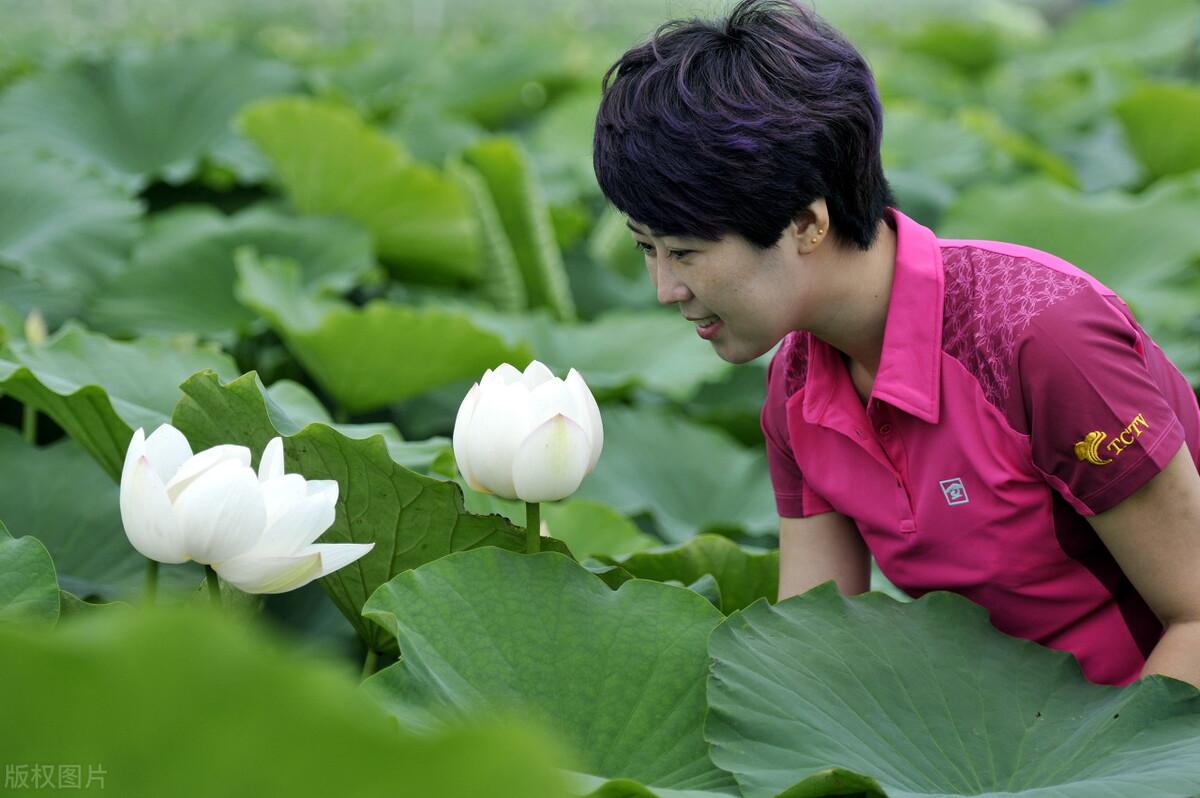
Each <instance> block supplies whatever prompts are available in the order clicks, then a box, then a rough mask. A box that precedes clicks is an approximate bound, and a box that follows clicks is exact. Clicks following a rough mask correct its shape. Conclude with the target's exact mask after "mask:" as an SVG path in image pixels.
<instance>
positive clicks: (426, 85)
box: [405, 9, 592, 129]
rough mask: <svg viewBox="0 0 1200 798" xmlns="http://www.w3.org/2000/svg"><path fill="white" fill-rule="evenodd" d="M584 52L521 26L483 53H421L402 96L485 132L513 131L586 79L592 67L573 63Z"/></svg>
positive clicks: (575, 42)
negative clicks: (556, 96)
mask: <svg viewBox="0 0 1200 798" xmlns="http://www.w3.org/2000/svg"><path fill="white" fill-rule="evenodd" d="M547 10H548V9H539V10H538V13H539V14H543V13H545V12H546V11H547ZM474 13H475V12H473V15H474ZM504 16H507V17H509V18H510V19H511V18H514V17H515V16H519V15H511V14H505V15H504ZM584 46H585V45H584V43H583V41H581V40H579V39H577V38H576V37H561V36H554V35H546V34H544V33H541V32H537V31H531V30H529V29H528V26H527V25H525V24H521V25H518V26H517V27H516V28H515V29H510V30H509V32H508V33H507V34H506V35H501V36H494V37H492V40H491V41H490V42H488V46H486V47H479V46H475V47H457V46H456V47H449V48H445V47H443V48H440V49H437V50H436V51H433V52H430V51H428V50H426V51H425V58H423V59H422V61H421V63H420V65H419V68H416V69H414V72H415V74H413V75H411V76H410V77H409V78H408V80H407V81H406V83H407V84H408V85H407V86H406V91H405V95H406V98H412V99H414V100H417V101H425V102H430V103H435V104H436V105H437V106H438V107H440V108H443V109H445V110H446V111H449V112H450V113H453V114H458V115H462V116H466V117H469V118H471V119H474V120H475V121H476V122H478V123H479V124H481V125H483V126H484V127H487V128H490V129H496V128H500V127H503V126H506V125H513V124H516V123H517V122H519V121H520V120H521V118H522V117H526V116H531V115H533V113H534V112H537V111H540V110H542V108H543V107H544V106H545V105H546V104H547V102H548V101H549V100H551V99H552V96H553V95H554V94H556V93H558V92H559V91H560V90H561V89H567V88H570V87H572V86H573V85H575V84H576V81H577V80H578V79H579V78H580V77H583V76H588V78H589V79H590V75H591V74H592V73H591V72H590V71H588V68H589V67H590V66H591V65H588V64H584V63H581V62H580V59H579V58H578V56H579V55H580V54H581V51H582V50H583V49H584ZM416 66H417V65H415V64H414V67H416Z"/></svg>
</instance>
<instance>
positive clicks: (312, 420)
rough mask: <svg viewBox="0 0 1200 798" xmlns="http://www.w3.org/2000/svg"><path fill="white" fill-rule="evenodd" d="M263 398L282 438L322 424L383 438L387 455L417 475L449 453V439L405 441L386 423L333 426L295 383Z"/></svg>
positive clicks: (279, 384)
mask: <svg viewBox="0 0 1200 798" xmlns="http://www.w3.org/2000/svg"><path fill="white" fill-rule="evenodd" d="M266 395H267V399H266V401H267V412H268V413H269V414H270V416H271V423H272V424H274V425H275V428H276V429H278V430H279V431H280V432H282V433H284V434H285V435H291V434H293V433H296V432H299V431H300V430H302V429H303V428H304V427H307V426H308V425H309V424H325V425H327V426H330V427H333V429H335V430H337V431H338V432H340V433H341V434H343V435H345V436H346V437H347V438H355V439H363V438H370V437H371V436H372V435H382V436H383V442H384V443H385V444H386V445H387V450H388V455H390V456H391V458H392V459H393V460H395V461H396V462H397V463H399V464H400V465H402V466H404V467H405V468H411V469H412V470H413V471H418V472H420V473H428V472H429V469H430V468H431V467H432V465H433V463H434V461H435V460H437V458H438V457H440V456H442V454H443V453H444V452H447V451H449V450H450V446H451V443H450V439H449V438H442V437H433V438H428V439H426V440H423V441H406V440H404V439H403V438H401V437H400V431H399V430H397V429H396V425H395V424H389V423H387V422H382V421H380V422H373V423H369V424H336V423H334V420H333V418H332V417H331V416H330V415H329V411H328V410H326V409H325V406H324V405H322V404H321V402H320V400H318V399H317V397H315V396H313V395H312V392H311V391H309V390H308V389H307V388H305V387H304V386H303V385H301V384H300V383H298V382H292V381H291V380H279V381H278V382H276V383H273V384H272V385H271V387H270V388H267V390H266Z"/></svg>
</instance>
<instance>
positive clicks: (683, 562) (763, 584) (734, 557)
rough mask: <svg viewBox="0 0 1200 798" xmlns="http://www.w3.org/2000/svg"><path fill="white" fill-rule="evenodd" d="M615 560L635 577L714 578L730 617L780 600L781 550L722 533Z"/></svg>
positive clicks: (686, 581) (688, 582)
mask: <svg viewBox="0 0 1200 798" xmlns="http://www.w3.org/2000/svg"><path fill="white" fill-rule="evenodd" d="M566 542H567V545H570V541H569V540H567V541H566ZM572 551H574V549H572ZM576 553H577V554H578V552H576ZM613 559H614V560H615V561H616V562H617V563H619V564H620V565H621V567H622V568H624V569H625V570H626V571H628V572H629V573H631V574H633V575H634V576H635V577H637V578H639V579H653V580H655V581H656V582H666V581H667V580H671V579H674V580H678V581H679V582H681V583H682V584H684V585H691V584H692V583H694V582H696V581H697V580H698V579H701V578H702V577H704V576H706V575H708V576H711V577H712V578H713V579H715V580H716V583H717V585H718V586H719V587H720V596H721V603H720V604H719V605H718V607H719V609H720V610H721V611H722V612H724V613H725V614H726V615H728V614H729V613H731V612H733V611H735V610H740V609H743V608H745V607H747V606H749V605H750V604H752V603H754V602H755V601H756V600H758V599H760V598H765V599H766V600H767V601H771V602H774V601H775V599H776V597H777V596H778V595H779V551H778V550H771V551H763V550H754V549H750V548H748V547H745V546H739V545H738V544H736V543H734V542H733V541H732V540H730V539H729V538H724V537H721V536H720V535H699V536H697V537H694V538H692V539H691V540H689V541H687V542H686V543H680V544H677V545H674V546H664V547H659V548H656V549H651V550H649V551H639V552H636V553H634V554H630V555H627V556H623V557H615V558H613Z"/></svg>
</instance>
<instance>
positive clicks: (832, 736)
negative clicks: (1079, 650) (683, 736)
mask: <svg viewBox="0 0 1200 798" xmlns="http://www.w3.org/2000/svg"><path fill="white" fill-rule="evenodd" d="M986 621H987V618H986V612H985V611H984V610H983V609H982V608H980V607H978V606H976V605H974V604H972V603H971V602H969V601H967V600H966V599H964V598H960V597H958V596H955V595H954V594H951V593H941V592H934V593H930V594H927V595H926V596H925V597H923V598H921V599H920V600H918V601H915V602H912V603H908V604H900V603H897V602H895V601H893V600H891V599H889V598H886V597H884V596H881V595H879V594H875V593H870V594H866V595H865V596H862V597H856V598H846V597H843V596H842V595H840V594H839V593H838V592H837V589H836V588H835V587H834V585H833V583H831V582H829V583H826V584H824V585H822V586H820V587H818V588H815V589H813V590H812V591H809V592H808V593H806V594H804V595H802V596H797V597H793V598H791V599H788V600H787V601H783V602H780V603H779V604H777V605H775V606H771V605H769V604H767V603H766V602H758V603H756V604H754V605H752V606H750V607H748V608H747V609H746V610H744V611H743V612H741V613H738V614H736V615H733V616H730V617H729V618H728V619H727V620H726V621H725V623H723V624H722V625H721V626H720V627H718V628H717V630H716V631H714V632H713V635H712V637H711V638H710V639H709V654H710V656H711V657H712V658H713V665H712V670H711V671H710V674H709V689H708V701H709V714H708V718H707V720H706V723H705V737H706V739H707V740H708V741H709V742H710V743H711V744H712V749H711V750H712V757H713V761H714V762H716V763H717V764H718V765H720V766H721V767H723V768H725V769H727V770H729V771H731V772H732V773H734V774H735V775H736V776H737V779H738V784H739V785H740V787H741V794H742V795H745V796H753V797H754V798H766V797H767V796H776V795H780V794H786V795H796V794H799V795H827V794H830V793H828V792H824V791H817V790H813V789H809V791H805V789H800V791H799V792H790V791H789V792H786V793H781V791H782V790H785V789H787V788H789V787H791V788H792V789H797V788H796V787H792V785H794V784H796V782H797V781H799V782H800V784H799V787H800V788H810V785H809V783H808V781H809V780H810V779H811V780H812V781H815V782H817V784H819V785H820V786H821V788H822V790H823V789H824V788H825V786H826V783H827V782H828V780H829V779H830V777H831V776H830V775H821V771H825V770H827V769H828V768H830V767H831V766H836V767H838V768H844V769H847V770H849V771H851V772H853V773H857V774H861V776H865V777H867V778H866V779H861V783H862V784H863V785H864V787H861V788H860V789H866V791H867V793H868V794H870V795H873V796H879V798H883V796H892V797H893V798H900V796H916V795H942V796H959V795H962V796H966V795H986V794H999V793H1003V794H1005V795H1030V796H1033V795H1037V796H1055V797H1056V798H1074V797H1075V796H1080V797H1082V796H1092V795H1099V794H1104V795H1112V796H1129V798H1135V797H1136V796H1143V795H1148V794H1153V795H1161V796H1176V797H1177V798H1185V797H1186V796H1191V795H1194V794H1195V792H1196V790H1197V789H1200V775H1197V774H1200V712H1198V711H1197V710H1198V709H1200V691H1197V690H1196V688H1194V687H1192V686H1191V685H1188V684H1185V683H1183V682H1178V681H1176V680H1174V679H1170V678H1167V677H1163V676H1152V677H1149V678H1147V679H1144V680H1142V681H1140V682H1137V683H1136V684H1134V685H1131V686H1129V687H1126V688H1118V687H1111V686H1106V685H1096V684H1092V683H1090V682H1087V681H1086V680H1084V679H1083V678H1082V676H1081V674H1080V670H1079V666H1078V664H1077V663H1076V662H1075V660H1074V658H1073V657H1071V656H1070V655H1069V654H1065V653H1062V652H1056V651H1050V650H1049V649H1045V648H1042V647H1041V646H1037V645H1035V644H1033V643H1029V642H1027V641H1023V640H1015V639H1013V638H1010V637H1007V636H1005V635H1002V634H1000V633H999V632H997V631H996V630H994V629H992V628H991V627H990V626H989V625H988V624H987V622H986ZM917 641H919V643H917ZM813 774H817V775H815V776H814V775H813ZM868 784H869V785H871V786H870V787H869V788H868V787H866V786H865V785H868Z"/></svg>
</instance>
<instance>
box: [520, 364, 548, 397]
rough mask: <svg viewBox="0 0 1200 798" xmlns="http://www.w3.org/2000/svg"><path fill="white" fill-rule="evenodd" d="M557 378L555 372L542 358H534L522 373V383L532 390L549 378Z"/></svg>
mask: <svg viewBox="0 0 1200 798" xmlns="http://www.w3.org/2000/svg"><path fill="white" fill-rule="evenodd" d="M553 379H557V378H556V377H555V376H554V372H553V371H551V370H550V369H549V368H547V367H546V364H545V363H542V362H541V361H540V360H532V361H530V363H529V365H528V366H526V367H525V372H524V373H523V374H522V375H521V384H522V385H524V386H525V387H526V388H528V389H529V390H530V391H532V390H533V389H534V388H536V387H538V386H539V385H541V384H542V383H544V382H546V381H547V380H553Z"/></svg>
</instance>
